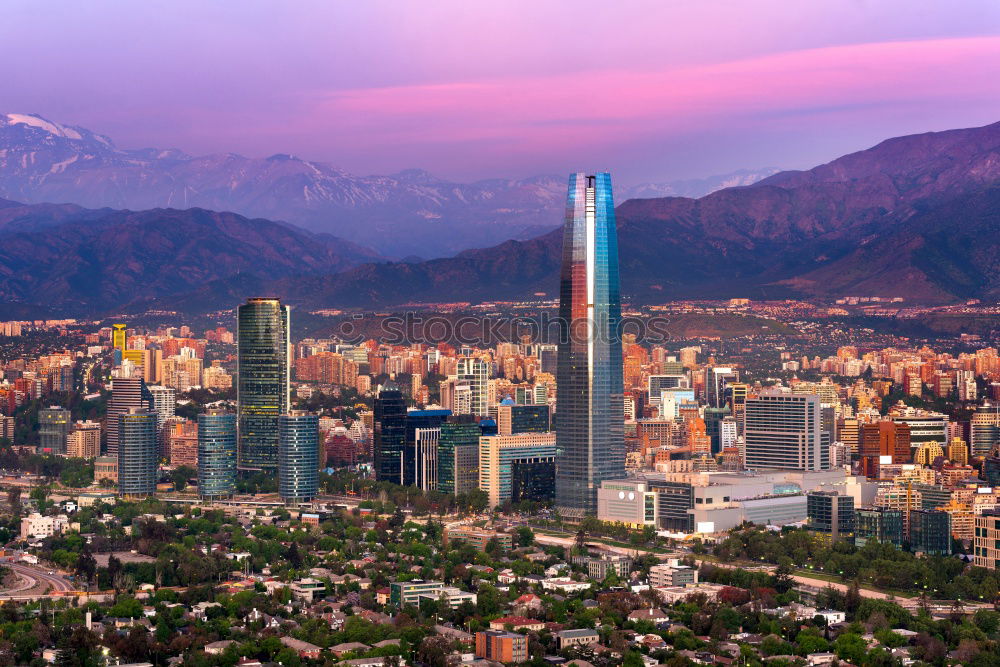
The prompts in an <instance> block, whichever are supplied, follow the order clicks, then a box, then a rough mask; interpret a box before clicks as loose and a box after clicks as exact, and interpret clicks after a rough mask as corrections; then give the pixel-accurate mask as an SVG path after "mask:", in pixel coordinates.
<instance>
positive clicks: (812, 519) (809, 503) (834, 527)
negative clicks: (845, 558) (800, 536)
mask: <svg viewBox="0 0 1000 667" xmlns="http://www.w3.org/2000/svg"><path fill="white" fill-rule="evenodd" d="M806 515H807V516H808V518H809V529H810V530H814V531H816V532H819V533H826V534H827V535H829V536H830V539H832V540H838V539H840V538H850V537H851V536H852V535H853V533H854V498H852V497H850V496H842V495H839V494H838V493H837V492H836V491H814V492H812V493H809V494H807V495H806Z"/></svg>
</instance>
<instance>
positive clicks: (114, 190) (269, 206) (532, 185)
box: [0, 113, 773, 257]
mask: <svg viewBox="0 0 1000 667" xmlns="http://www.w3.org/2000/svg"><path fill="white" fill-rule="evenodd" d="M771 173H773V171H772V170H767V172H766V173H763V174H762V175H761V174H758V173H757V172H746V173H738V174H732V175H729V176H725V177H715V178H712V179H702V180H697V181H678V182H674V183H664V184H646V185H643V186H639V187H637V188H627V189H622V190H621V192H620V195H619V197H618V201H624V199H626V198H627V197H663V196H701V195H703V194H706V193H707V192H711V191H713V190H716V189H719V188H722V187H728V186H730V185H746V184H748V183H751V182H753V181H755V180H757V179H758V178H760V177H762V176H766V175H770V174H771ZM0 197H5V198H8V199H12V200H16V201H21V202H26V203H41V202H49V203H74V204H79V205H81V206H86V207H90V208H101V207H110V208H116V209H131V210H145V209H152V208H161V207H173V208H181V209H183V208H190V207H201V208H207V209H212V210H217V211H233V212H236V213H239V214H241V215H245V216H248V217H252V218H255V217H260V218H268V219H271V220H284V221H286V222H291V223H293V224H296V225H300V226H302V227H305V228H307V229H309V230H312V231H317V232H326V233H330V234H333V235H335V236H339V237H342V238H345V239H348V240H350V241H353V242H355V243H358V244H360V245H364V246H368V247H371V248H375V249H376V250H378V251H379V252H380V253H382V254H383V255H386V256H390V257H408V256H409V257H413V256H419V257H444V256H450V255H453V254H455V253H457V252H460V251H462V250H465V249H467V248H475V247H487V246H490V245H493V244H496V243H501V242H503V241H505V240H508V239H529V238H533V237H535V236H538V235H539V234H542V233H544V232H547V231H549V230H551V229H554V228H556V227H558V226H559V225H560V224H561V223H562V217H563V215H564V210H565V208H564V207H565V197H566V177H565V176H564V175H562V176H535V177H532V178H525V179H489V180H483V181H479V182H476V183H455V182H451V181H447V180H443V179H440V178H437V177H435V176H434V175H432V174H429V173H427V172H426V171H421V170H418V169H412V170H407V171H402V172H399V173H397V174H392V175H388V176H377V175H376V176H356V175H353V174H350V173H348V172H346V171H344V170H342V169H338V168H337V167H334V166H332V165H330V164H327V163H324V162H313V161H308V160H302V159H299V158H296V157H294V156H291V155H284V154H278V155H272V156H270V157H267V158H250V157H244V156H242V155H236V154H233V153H225V154H215V155H203V156H191V155H187V154H185V153H183V152H182V151H179V150H174V149H167V150H164V149H159V148H146V149H140V150H124V149H120V148H118V147H116V146H115V144H114V142H113V141H112V140H111V139H110V138H108V137H106V136H103V135H100V134H96V133H94V132H91V131H90V130H88V129H86V128H83V127H77V126H67V125H62V124H60V123H57V122H54V121H51V120H48V119H46V118H44V117H42V116H39V115H37V114H24V113H7V114H3V113H0Z"/></svg>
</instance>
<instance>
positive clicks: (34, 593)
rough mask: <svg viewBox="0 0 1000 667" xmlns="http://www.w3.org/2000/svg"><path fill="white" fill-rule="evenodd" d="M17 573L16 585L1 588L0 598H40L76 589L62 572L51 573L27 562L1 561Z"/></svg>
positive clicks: (56, 595)
mask: <svg viewBox="0 0 1000 667" xmlns="http://www.w3.org/2000/svg"><path fill="white" fill-rule="evenodd" d="M0 565H3V566H4V567H8V568H10V569H11V570H12V571H13V572H14V573H15V574H17V576H18V578H19V581H18V583H17V585H16V586H14V587H13V588H9V589H4V590H0V599H11V598H12V599H18V600H25V599H32V600H34V599H39V598H44V597H58V596H60V595H61V594H63V593H65V592H67V591H73V590H76V588H75V587H74V585H73V583H72V582H71V581H69V580H68V579H66V577H64V576H63V575H61V574H58V573H56V574H49V572H51V571H53V570H46V569H43V568H40V567H35V566H33V565H28V564H26V563H0Z"/></svg>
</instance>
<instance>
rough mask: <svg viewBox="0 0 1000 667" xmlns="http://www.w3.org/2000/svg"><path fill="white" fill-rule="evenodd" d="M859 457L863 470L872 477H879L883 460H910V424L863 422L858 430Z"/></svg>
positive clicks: (900, 461) (903, 461)
mask: <svg viewBox="0 0 1000 667" xmlns="http://www.w3.org/2000/svg"><path fill="white" fill-rule="evenodd" d="M858 457H859V459H860V464H861V471H862V472H863V473H864V474H865V475H866V476H867V477H870V478H872V479H877V478H878V477H879V475H880V473H879V465H880V463H881V462H882V461H888V460H891V462H892V463H908V462H910V461H911V460H912V448H911V443H910V426H909V424H906V423H905V422H894V421H877V422H873V423H870V424H861V426H860V428H859V431H858ZM883 457H888V458H883Z"/></svg>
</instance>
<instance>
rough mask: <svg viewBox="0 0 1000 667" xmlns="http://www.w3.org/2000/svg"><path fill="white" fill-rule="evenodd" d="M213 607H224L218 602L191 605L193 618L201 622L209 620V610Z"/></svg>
mask: <svg viewBox="0 0 1000 667" xmlns="http://www.w3.org/2000/svg"><path fill="white" fill-rule="evenodd" d="M213 607H219V608H221V607H222V605H221V604H219V603H218V602H199V603H197V604H193V605H191V617H192V618H196V619H198V620H199V621H207V620H208V610H209V609H211V608H213Z"/></svg>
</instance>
